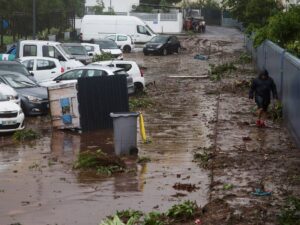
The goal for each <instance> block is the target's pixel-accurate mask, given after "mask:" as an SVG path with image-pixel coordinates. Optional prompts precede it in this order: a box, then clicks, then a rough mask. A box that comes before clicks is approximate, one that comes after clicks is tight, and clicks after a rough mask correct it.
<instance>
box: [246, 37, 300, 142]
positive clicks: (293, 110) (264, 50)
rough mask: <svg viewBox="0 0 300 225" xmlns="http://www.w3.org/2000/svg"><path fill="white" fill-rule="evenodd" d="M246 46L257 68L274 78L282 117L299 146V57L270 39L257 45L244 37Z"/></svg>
mask: <svg viewBox="0 0 300 225" xmlns="http://www.w3.org/2000/svg"><path fill="white" fill-rule="evenodd" d="M246 48H247V50H248V51H249V53H251V55H252V57H253V59H254V60H255V62H256V66H257V69H260V70H261V69H266V70H268V72H269V74H270V76H271V77H272V78H273V79H274V81H275V83H276V86H277V89H278V93H279V97H280V99H281V101H282V105H283V117H284V120H285V121H286V122H287V125H288V128H289V130H290V132H291V134H292V135H293V137H294V138H295V140H296V142H297V144H298V145H299V146H300V59H299V58H297V57H295V56H293V55H291V54H290V53H288V52H287V51H286V50H285V49H283V48H281V47H279V46H278V45H276V44H274V43H273V42H271V41H268V40H267V41H265V42H264V43H262V44H261V45H260V46H259V47H257V48H255V47H254V46H253V41H252V40H251V38H249V37H247V38H246Z"/></svg>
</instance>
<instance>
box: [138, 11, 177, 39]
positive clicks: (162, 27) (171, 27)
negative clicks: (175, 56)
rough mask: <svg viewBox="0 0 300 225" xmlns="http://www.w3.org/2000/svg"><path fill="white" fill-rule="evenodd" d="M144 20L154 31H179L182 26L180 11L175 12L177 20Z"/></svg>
mask: <svg viewBox="0 0 300 225" xmlns="http://www.w3.org/2000/svg"><path fill="white" fill-rule="evenodd" d="M159 18H160V15H158V21H144V22H145V23H146V24H147V25H148V26H149V27H150V28H151V29H152V30H153V31H154V32H155V33H174V34H176V33H181V32H182V27H183V19H182V13H178V14H177V21H160V19H159Z"/></svg>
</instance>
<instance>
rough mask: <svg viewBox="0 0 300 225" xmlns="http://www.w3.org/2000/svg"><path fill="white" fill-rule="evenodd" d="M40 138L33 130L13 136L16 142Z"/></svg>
mask: <svg viewBox="0 0 300 225" xmlns="http://www.w3.org/2000/svg"><path fill="white" fill-rule="evenodd" d="M39 137H40V135H39V134H38V133H36V132H35V131H34V130H32V129H29V130H20V131H16V132H15V133H14V135H13V139H14V140H16V141H28V140H34V139H37V138H39Z"/></svg>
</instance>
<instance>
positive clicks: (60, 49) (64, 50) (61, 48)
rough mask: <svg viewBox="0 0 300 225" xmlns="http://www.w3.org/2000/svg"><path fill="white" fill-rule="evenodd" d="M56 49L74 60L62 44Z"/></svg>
mask: <svg viewBox="0 0 300 225" xmlns="http://www.w3.org/2000/svg"><path fill="white" fill-rule="evenodd" d="M56 47H57V48H58V49H59V51H61V52H62V53H65V55H66V56H67V58H68V59H74V57H73V56H72V54H71V52H69V51H68V49H64V48H63V47H62V45H61V44H58V45H56Z"/></svg>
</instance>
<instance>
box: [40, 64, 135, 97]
mask: <svg viewBox="0 0 300 225" xmlns="http://www.w3.org/2000/svg"><path fill="white" fill-rule="evenodd" d="M112 75H124V76H126V77H127V89H128V94H132V93H134V85H133V80H132V77H130V76H129V75H128V73H126V71H124V70H123V69H119V68H111V67H108V66H95V65H88V66H84V67H80V68H76V69H72V70H69V71H67V72H65V73H63V74H61V75H60V76H58V77H56V78H55V79H53V80H51V81H46V82H42V83H40V85H41V86H44V87H51V86H55V85H57V83H73V82H77V79H78V78H80V77H98V76H112Z"/></svg>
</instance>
